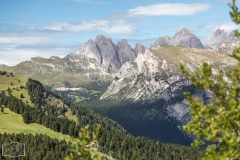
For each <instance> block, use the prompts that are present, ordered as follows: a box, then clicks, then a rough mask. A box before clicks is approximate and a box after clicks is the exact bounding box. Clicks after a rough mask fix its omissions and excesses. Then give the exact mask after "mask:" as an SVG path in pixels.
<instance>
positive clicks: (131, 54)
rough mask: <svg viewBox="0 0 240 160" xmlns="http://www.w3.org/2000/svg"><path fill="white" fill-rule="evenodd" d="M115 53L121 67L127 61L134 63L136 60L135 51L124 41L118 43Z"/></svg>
mask: <svg viewBox="0 0 240 160" xmlns="http://www.w3.org/2000/svg"><path fill="white" fill-rule="evenodd" d="M116 51H117V54H118V56H119V60H120V64H121V65H123V64H124V63H125V62H127V61H134V60H135V58H136V53H135V51H134V50H133V49H132V48H131V46H130V45H129V44H128V42H127V40H125V39H123V40H122V41H120V42H118V44H117V49H116Z"/></svg>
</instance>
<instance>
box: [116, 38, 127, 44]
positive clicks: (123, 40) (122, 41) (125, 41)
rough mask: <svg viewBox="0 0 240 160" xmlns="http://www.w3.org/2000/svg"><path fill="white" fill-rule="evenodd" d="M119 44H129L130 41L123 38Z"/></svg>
mask: <svg viewBox="0 0 240 160" xmlns="http://www.w3.org/2000/svg"><path fill="white" fill-rule="evenodd" d="M118 44H128V41H127V40H126V39H122V40H121V41H120V42H118Z"/></svg>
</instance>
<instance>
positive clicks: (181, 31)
mask: <svg viewBox="0 0 240 160" xmlns="http://www.w3.org/2000/svg"><path fill="white" fill-rule="evenodd" d="M187 35H192V33H191V32H190V31H189V30H187V28H182V29H180V30H179V31H178V32H177V33H176V34H175V35H174V36H187ZM174 36H173V37H174Z"/></svg>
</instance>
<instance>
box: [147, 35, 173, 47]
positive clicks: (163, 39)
mask: <svg viewBox="0 0 240 160" xmlns="http://www.w3.org/2000/svg"><path fill="white" fill-rule="evenodd" d="M170 40H171V38H170V37H169V36H164V37H161V36H160V37H159V38H158V39H157V40H156V41H155V42H154V44H153V45H152V47H154V48H157V47H158V46H159V45H169V42H170Z"/></svg>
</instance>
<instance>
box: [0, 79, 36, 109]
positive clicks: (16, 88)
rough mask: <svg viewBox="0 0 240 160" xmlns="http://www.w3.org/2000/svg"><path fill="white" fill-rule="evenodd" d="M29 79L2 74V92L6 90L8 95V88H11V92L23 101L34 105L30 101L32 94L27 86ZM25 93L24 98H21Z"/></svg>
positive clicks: (0, 84)
mask: <svg viewBox="0 0 240 160" xmlns="http://www.w3.org/2000/svg"><path fill="white" fill-rule="evenodd" d="M26 82H27V79H26V78H22V77H18V76H7V75H0V92H2V91H4V92H5V93H6V94H7V95H8V91H7V90H8V88H10V89H11V93H12V95H13V96H14V97H16V98H19V99H21V100H22V101H23V102H25V103H26V102H28V103H29V104H30V105H32V103H31V101H30V96H29V95H28V92H27V90H26V88H25V86H26ZM21 94H23V96H24V98H21V96H20V95H21Z"/></svg>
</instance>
